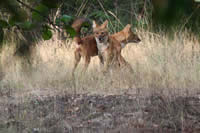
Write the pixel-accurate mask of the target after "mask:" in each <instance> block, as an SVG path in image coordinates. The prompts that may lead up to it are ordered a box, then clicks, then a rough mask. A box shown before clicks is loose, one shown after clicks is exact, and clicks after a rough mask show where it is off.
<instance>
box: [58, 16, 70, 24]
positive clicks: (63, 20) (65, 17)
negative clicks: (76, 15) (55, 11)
mask: <svg viewBox="0 0 200 133" xmlns="http://www.w3.org/2000/svg"><path fill="white" fill-rule="evenodd" d="M60 20H61V21H62V22H63V23H65V24H68V23H69V22H70V21H72V20H73V17H72V16H69V15H63V16H62V17H61V18H60Z"/></svg>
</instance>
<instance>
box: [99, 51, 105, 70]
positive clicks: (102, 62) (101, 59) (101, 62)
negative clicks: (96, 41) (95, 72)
mask: <svg viewBox="0 0 200 133" xmlns="http://www.w3.org/2000/svg"><path fill="white" fill-rule="evenodd" d="M98 57H99V65H100V71H101V70H102V68H103V66H104V60H103V56H102V55H101V54H98Z"/></svg>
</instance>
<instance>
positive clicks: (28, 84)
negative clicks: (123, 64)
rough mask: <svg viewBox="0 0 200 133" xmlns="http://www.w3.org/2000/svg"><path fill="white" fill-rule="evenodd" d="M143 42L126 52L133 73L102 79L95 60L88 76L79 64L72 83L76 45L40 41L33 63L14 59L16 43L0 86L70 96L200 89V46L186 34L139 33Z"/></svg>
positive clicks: (5, 58) (7, 52)
mask: <svg viewBox="0 0 200 133" xmlns="http://www.w3.org/2000/svg"><path fill="white" fill-rule="evenodd" d="M138 34H139V36H140V37H141V40H142V42H141V43H140V44H128V45H127V46H126V48H124V49H123V50H122V55H123V56H124V58H125V59H126V60H127V61H128V62H129V63H130V64H131V65H132V67H133V69H134V73H129V72H127V71H126V70H124V69H123V70H121V71H120V72H118V71H112V72H110V73H109V74H107V75H106V76H103V75H102V74H101V72H100V71H99V69H100V66H99V60H98V58H97V57H93V58H92V60H91V64H90V65H89V69H88V71H87V73H86V74H85V75H81V70H82V68H83V62H82V61H81V63H80V64H79V66H78V68H77V71H76V73H75V75H76V79H75V81H73V80H72V77H71V70H72V66H73V61H74V55H73V50H74V46H73V45H71V41H68V42H67V43H62V42H61V41H59V40H58V39H56V35H55V37H54V38H53V39H51V40H49V41H41V42H39V43H38V44H37V45H36V46H35V47H33V48H32V53H31V58H30V61H31V65H28V63H27V62H26V61H24V60H23V59H22V58H19V57H16V56H13V53H14V50H15V45H14V44H11V45H4V47H3V49H2V52H1V54H0V57H1V69H2V71H3V73H4V77H3V79H2V80H1V81H0V83H1V84H0V88H14V89H15V90H18V91H19V92H24V93H27V94H29V93H36V94H37V93H38V92H40V94H43V92H44V93H45V94H46V93H48V94H49V95H51V94H55V93H60V92H63V91H66V92H68V93H73V92H75V91H76V92H78V93H98V94H121V93H125V92H126V93H137V92H138V89H140V90H144V92H147V91H148V90H152V89H153V90H154V89H156V90H160V91H162V92H163V91H164V92H165V91H166V92H167V93H171V92H175V93H180V92H186V90H189V91H191V92H195V91H192V90H196V89H197V88H199V86H200V82H199V79H200V59H199V53H198V52H199V50H200V48H199V42H198V41H197V38H195V36H193V35H190V34H189V33H188V32H187V31H185V32H182V33H174V39H169V37H168V36H167V35H165V34H164V35H158V34H153V33H151V32H147V31H143V30H141V31H138Z"/></svg>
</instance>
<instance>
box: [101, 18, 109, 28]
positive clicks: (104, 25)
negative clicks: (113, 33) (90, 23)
mask: <svg viewBox="0 0 200 133" xmlns="http://www.w3.org/2000/svg"><path fill="white" fill-rule="evenodd" d="M102 27H103V28H107V27H108V20H106V21H104V22H103V24H102Z"/></svg>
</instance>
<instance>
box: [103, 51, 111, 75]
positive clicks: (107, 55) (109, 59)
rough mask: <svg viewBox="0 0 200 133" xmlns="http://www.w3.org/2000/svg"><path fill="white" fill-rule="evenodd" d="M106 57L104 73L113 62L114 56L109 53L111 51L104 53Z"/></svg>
mask: <svg viewBox="0 0 200 133" xmlns="http://www.w3.org/2000/svg"><path fill="white" fill-rule="evenodd" d="M104 57H105V63H104V70H103V73H105V72H107V71H108V69H109V67H110V65H111V63H112V56H111V55H110V54H109V53H106V54H105V55H104Z"/></svg>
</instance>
